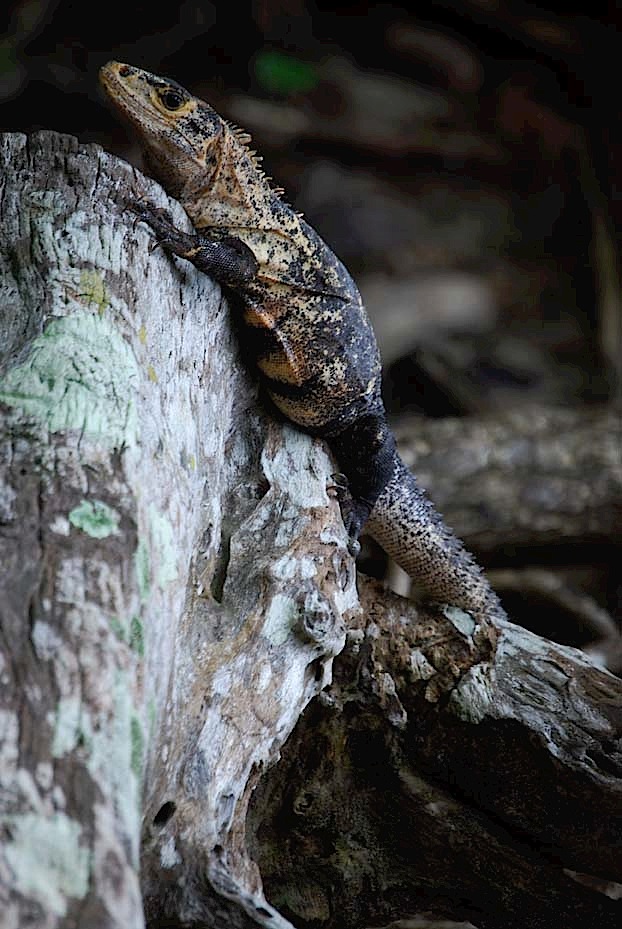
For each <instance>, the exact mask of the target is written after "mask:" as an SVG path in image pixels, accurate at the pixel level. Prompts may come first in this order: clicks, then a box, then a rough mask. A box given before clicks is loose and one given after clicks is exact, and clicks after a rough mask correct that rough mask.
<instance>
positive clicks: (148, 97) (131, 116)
mask: <svg viewBox="0 0 622 929" xmlns="http://www.w3.org/2000/svg"><path fill="white" fill-rule="evenodd" d="M99 80H100V83H101V86H102V88H103V89H104V91H105V93H106V96H107V97H108V98H109V100H110V101H111V103H112V104H113V105H114V107H115V108H116V109H117V110H118V111H119V113H120V114H121V116H122V117H124V118H125V120H127V121H128V122H129V123H130V124H132V125H134V126H135V127H137V128H138V129H139V130H140V131H141V136H142V138H143V140H145V141H146V140H148V139H151V140H152V141H153V142H155V143H156V145H158V147H160V146H164V147H166V144H167V142H168V143H169V144H170V143H171V140H172V138H175V139H176V140H177V141H176V143H175V144H176V145H183V147H184V148H185V150H186V154H187V155H188V156H189V157H191V158H193V159H194V160H195V161H197V162H198V163H199V164H201V163H204V161H205V154H206V147H204V146H203V145H201V146H197V140H196V138H193V137H192V134H190V135H189V134H187V133H186V132H185V131H184V121H185V120H184V118H181V119H179V118H175V117H174V116H173V115H172V114H171V113H166V112H163V111H162V110H161V109H160V108H159V107H158V106H157V105H156V104H155V103H154V102H153V99H152V97H153V93H154V89H155V90H160V89H162V88H163V87H169V86H170V85H169V83H168V82H167V81H165V80H164V79H162V78H160V77H157V76H156V75H155V74H150V73H149V72H148V71H144V70H143V69H142V68H136V67H134V66H133V65H128V64H123V63H122V62H120V61H109V62H108V63H107V64H105V65H103V67H102V68H101V69H100V72H99ZM177 86H178V85H177ZM179 90H180V91H182V92H183V93H187V91H183V88H181V87H180V88H179ZM204 141H206V140H204Z"/></svg>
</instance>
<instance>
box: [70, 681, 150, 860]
mask: <svg viewBox="0 0 622 929" xmlns="http://www.w3.org/2000/svg"><path fill="white" fill-rule="evenodd" d="M132 688H133V681H132V679H131V675H130V674H129V673H128V672H126V671H123V670H119V671H117V673H116V675H115V681H114V684H113V687H112V698H113V713H112V716H111V718H110V720H109V721H108V722H107V724H106V725H105V726H102V725H98V726H97V727H96V728H94V727H93V722H92V720H85V719H83V720H82V728H83V730H86V729H87V727H90V731H89V732H88V734H87V741H88V745H89V757H88V761H87V766H88V770H89V773H90V775H91V777H92V778H93V780H94V781H95V782H96V783H97V784H98V785H99V787H100V789H101V791H102V793H103V794H104V795H105V796H108V797H110V798H112V800H113V802H114V804H115V807H116V809H117V810H118V813H119V818H120V820H121V823H122V827H123V829H124V832H125V834H126V835H127V836H128V837H129V838H130V839H131V841H132V844H133V846H134V842H135V840H136V841H137V839H138V835H139V832H140V830H139V825H138V818H139V796H140V792H139V781H138V778H137V777H136V776H135V765H136V767H138V754H140V758H141V759H142V730H141V729H140V722H139V721H138V719H137V718H136V711H135V708H134V703H133V699H132ZM135 719H136V722H134V720H135ZM137 727H138V729H137ZM141 764H142V761H141ZM137 851H138V849H137V846H136V847H135V848H134V847H133V854H134V853H136V854H137Z"/></svg>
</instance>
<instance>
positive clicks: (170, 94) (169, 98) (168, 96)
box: [160, 90, 184, 110]
mask: <svg viewBox="0 0 622 929" xmlns="http://www.w3.org/2000/svg"><path fill="white" fill-rule="evenodd" d="M160 100H161V101H162V103H163V104H164V106H165V107H166V109H167V110H178V109H179V108H180V106H182V104H183V102H184V98H183V97H182V95H181V94H179V93H177V91H176V90H164V91H162V93H161V94H160Z"/></svg>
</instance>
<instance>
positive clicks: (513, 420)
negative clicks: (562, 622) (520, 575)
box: [396, 408, 622, 552]
mask: <svg viewBox="0 0 622 929" xmlns="http://www.w3.org/2000/svg"><path fill="white" fill-rule="evenodd" d="M396 434H397V438H398V443H399V447H400V453H401V454H402V456H403V458H404V461H405V462H406V464H407V465H408V467H410V468H412V469H413V470H414V471H415V473H416V474H417V477H418V478H419V480H420V482H421V484H422V485H423V486H424V487H425V488H426V489H427V490H429V492H430V495H431V496H432V497H433V499H434V500H435V501H436V503H437V505H438V506H439V508H440V509H441V512H442V513H443V515H444V516H445V517H446V519H447V521H448V522H449V523H450V525H452V526H453V527H454V528H455V530H456V532H457V533H458V534H459V535H460V536H461V537H462V538H464V539H465V540H466V542H467V544H469V545H471V546H473V547H474V548H476V549H477V550H478V551H480V552H492V551H494V550H495V549H497V548H499V547H500V546H502V545H506V546H535V545H548V544H551V543H553V544H555V545H559V544H564V543H570V544H572V543H575V542H577V541H579V542H582V543H585V542H596V543H602V542H606V543H608V544H613V543H620V541H622V417H621V416H620V413H619V411H617V410H608V409H585V410H574V409H573V410H570V409H538V408H536V409H529V410H514V411H511V412H508V413H507V414H506V415H505V416H502V417H500V416H489V417H482V418H481V419H474V418H473V419H471V418H469V419H446V420H442V421H438V420H423V419H409V420H404V421H403V422H401V423H400V425H399V427H398V428H397V430H396Z"/></svg>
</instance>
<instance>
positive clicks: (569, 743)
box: [249, 581, 622, 929]
mask: <svg viewBox="0 0 622 929" xmlns="http://www.w3.org/2000/svg"><path fill="white" fill-rule="evenodd" d="M359 592H360V595H361V605H362V607H363V614H362V617H361V618H360V622H359V624H357V626H356V628H355V627H353V626H352V625H351V628H350V632H349V637H348V644H347V646H346V649H345V650H344V652H343V653H342V654H341V655H340V656H339V657H338V658H337V659H336V662H335V678H334V683H333V684H332V686H331V687H330V688H329V689H328V690H327V691H326V692H325V693H324V694H323V695H322V697H321V699H320V700H319V701H316V702H315V703H314V704H313V706H312V707H311V708H310V709H309V710H307V712H306V713H305V715H304V717H303V719H302V720H301V723H300V724H299V726H298V727H297V729H296V731H295V733H294V735H293V736H292V738H291V739H290V740H289V741H288V743H287V745H286V747H285V751H284V752H283V756H282V758H281V761H280V763H279V765H278V767H276V768H274V769H273V770H272V771H270V772H269V774H268V775H267V776H266V777H265V778H264V779H263V780H262V782H261V783H260V785H259V788H258V790H257V792H256V794H255V797H254V799H253V804H252V807H251V813H250V828H249V833H250V834H251V835H252V839H251V847H252V849H253V852H254V855H255V857H256V860H257V861H258V863H259V866H260V869H261V872H262V875H263V878H264V883H265V887H266V892H267V895H268V897H269V898H270V899H271V900H272V902H274V903H275V904H276V905H277V906H279V907H280V909H281V910H282V911H283V912H285V914H286V915H288V916H289V917H290V919H291V920H292V921H293V922H294V923H295V924H296V925H301V926H314V925H316V922H314V920H316V921H317V925H322V926H331V927H333V926H334V927H340V929H350V927H352V929H353V927H359V926H369V925H371V926H377V925H381V924H384V923H385V922H388V921H389V920H390V919H397V918H399V917H403V916H404V915H406V914H408V913H409V912H411V913H412V912H416V911H418V910H421V909H426V910H432V911H434V912H437V913H439V914H444V915H447V916H452V917H453V918H462V919H469V920H471V921H472V922H473V923H474V924H475V925H476V926H478V927H480V929H488V927H495V929H496V927H499V929H501V927H504V929H514V927H516V929H519V927H520V929H523V927H525V926H529V927H530V929H533V927H542V929H544V927H546V929H552V927H557V926H559V927H562V926H563V927H576V929H583V927H588V926H589V927H594V929H596V927H612V929H613V927H614V926H617V925H619V919H620V911H621V905H620V903H619V902H617V901H614V900H611V899H609V898H608V897H607V896H605V895H602V894H598V893H596V892H595V890H594V889H593V888H592V887H586V886H584V884H583V883H581V882H580V881H581V880H584V881H585V880H586V881H588V882H589V883H591V884H594V883H598V882H600V884H601V885H606V883H607V881H608V880H615V881H620V880H621V879H622V851H621V849H620V835H621V834H622V832H621V830H622V751H621V750H620V733H621V730H622V681H620V680H619V679H618V678H615V677H613V676H612V675H610V674H608V673H607V672H598V671H596V670H595V669H594V668H593V666H592V665H591V664H590V662H589V661H588V660H587V659H586V658H585V657H584V656H583V655H582V654H581V653H580V652H578V651H576V650H574V649H569V648H564V647H561V646H558V645H555V644H553V643H552V642H548V641H547V640H545V639H542V638H539V637H538V636H535V635H533V634H532V633H529V632H526V631H525V630H524V629H521V628H520V627H518V626H513V625H511V624H507V625H503V626H501V627H500V628H499V629H498V641H497V642H496V644H493V643H491V641H490V639H489V638H488V637H487V636H482V630H481V629H478V628H477V627H475V626H474V625H473V624H472V623H471V624H470V625H469V623H468V618H466V617H465V614H459V613H456V612H455V611H453V610H447V611H446V614H445V615H439V614H432V613H429V612H428V611H422V610H421V611H419V612H417V611H415V609H414V607H413V606H412V604H408V603H407V602H406V601H404V600H403V599H401V598H400V597H397V596H395V595H392V594H388V593H387V591H386V590H384V589H382V588H381V587H380V586H379V585H377V584H375V583H372V582H369V581H366V582H364V583H361V582H359ZM465 618H466V619H467V621H466V622H465ZM576 872H579V873H578V874H577V873H576ZM584 875H588V876H587V877H585V876H584Z"/></svg>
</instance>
